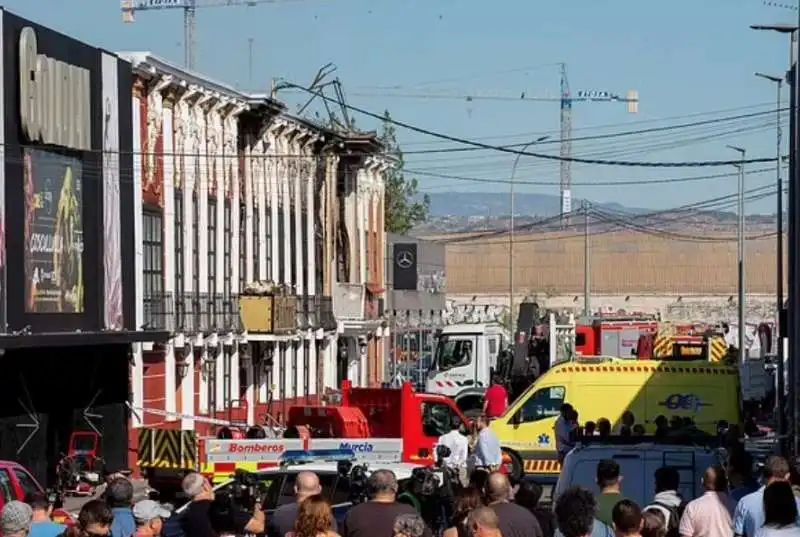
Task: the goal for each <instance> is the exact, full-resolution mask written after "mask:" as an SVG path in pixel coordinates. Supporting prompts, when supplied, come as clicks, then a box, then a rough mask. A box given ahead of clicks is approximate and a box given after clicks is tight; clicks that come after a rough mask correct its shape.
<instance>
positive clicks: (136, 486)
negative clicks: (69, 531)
mask: <svg viewBox="0 0 800 537" xmlns="http://www.w3.org/2000/svg"><path fill="white" fill-rule="evenodd" d="M132 481H133V501H134V503H135V502H137V501H139V500H142V499H145V498H147V494H148V492H149V490H150V489H149V488H148V486H147V482H146V481H145V480H144V479H133V480H132ZM105 488H106V486H105V485H100V486H99V487H98V488H97V491H96V492H95V494H94V495H93V496H71V497H69V498H66V499H65V500H64V509H65V510H66V511H68V512H69V513H71V514H73V515H75V516H77V514H78V513H79V512H80V510H81V507H83V505H84V504H85V503H86V502H88V501H89V500H94V499H97V498H100V497H101V496H102V495H103V492H104V491H105Z"/></svg>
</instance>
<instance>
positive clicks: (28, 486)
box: [13, 468, 42, 498]
mask: <svg viewBox="0 0 800 537" xmlns="http://www.w3.org/2000/svg"><path fill="white" fill-rule="evenodd" d="M13 472H14V478H15V479H16V480H17V483H18V484H19V486H20V488H21V489H22V495H23V498H24V497H27V496H28V494H35V493H37V492H41V491H42V487H40V486H39V483H37V482H36V480H35V479H34V478H33V476H31V474H29V473H28V472H26V471H25V470H24V469H22V468H14V469H13Z"/></svg>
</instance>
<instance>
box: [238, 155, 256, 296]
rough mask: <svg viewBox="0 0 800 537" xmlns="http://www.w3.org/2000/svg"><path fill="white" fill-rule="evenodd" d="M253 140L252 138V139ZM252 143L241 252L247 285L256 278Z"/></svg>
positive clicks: (246, 162) (246, 164)
mask: <svg viewBox="0 0 800 537" xmlns="http://www.w3.org/2000/svg"><path fill="white" fill-rule="evenodd" d="M251 142H252V140H251ZM252 145H253V144H252V143H248V144H246V146H245V150H244V173H245V180H244V194H245V221H244V233H245V237H244V241H245V244H244V246H245V251H244V252H242V253H241V255H244V256H245V258H244V260H245V274H243V275H242V276H243V277H244V281H245V285H247V284H248V283H250V282H253V281H254V280H256V279H257V278H256V275H255V274H253V255H252V252H253V199H254V198H255V193H256V190H255V188H254V186H255V185H254V183H253V177H254V175H255V174H254V173H253V149H252Z"/></svg>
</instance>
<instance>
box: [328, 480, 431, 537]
mask: <svg viewBox="0 0 800 537" xmlns="http://www.w3.org/2000/svg"><path fill="white" fill-rule="evenodd" d="M367 495H368V497H369V501H367V502H364V503H362V504H359V505H356V506H355V507H353V508H352V509H350V511H349V512H348V513H347V518H345V521H344V532H343V535H344V537H392V536H393V535H394V520H395V519H396V518H397V517H398V516H399V515H416V514H417V512H416V511H415V510H414V508H413V507H411V506H409V505H405V504H402V503H397V477H396V476H395V475H394V472H391V471H389V470H377V471H375V472H373V473H372V475H370V476H369V481H368V482H367ZM425 537H431V532H430V529H429V528H427V527H426V528H425Z"/></svg>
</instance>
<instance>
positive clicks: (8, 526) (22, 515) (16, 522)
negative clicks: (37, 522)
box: [0, 500, 33, 535]
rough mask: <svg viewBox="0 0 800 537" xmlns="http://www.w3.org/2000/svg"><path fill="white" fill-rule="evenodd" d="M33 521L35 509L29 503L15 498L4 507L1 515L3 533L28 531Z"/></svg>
mask: <svg viewBox="0 0 800 537" xmlns="http://www.w3.org/2000/svg"><path fill="white" fill-rule="evenodd" d="M32 522H33V509H31V506H30V505H28V504H27V503H24V502H20V501H18V500H14V501H11V502H8V503H7V504H6V505H5V507H3V513H2V515H0V529H2V531H3V535H11V534H14V533H19V532H22V531H28V530H29V529H30V527H31V523H32Z"/></svg>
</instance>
